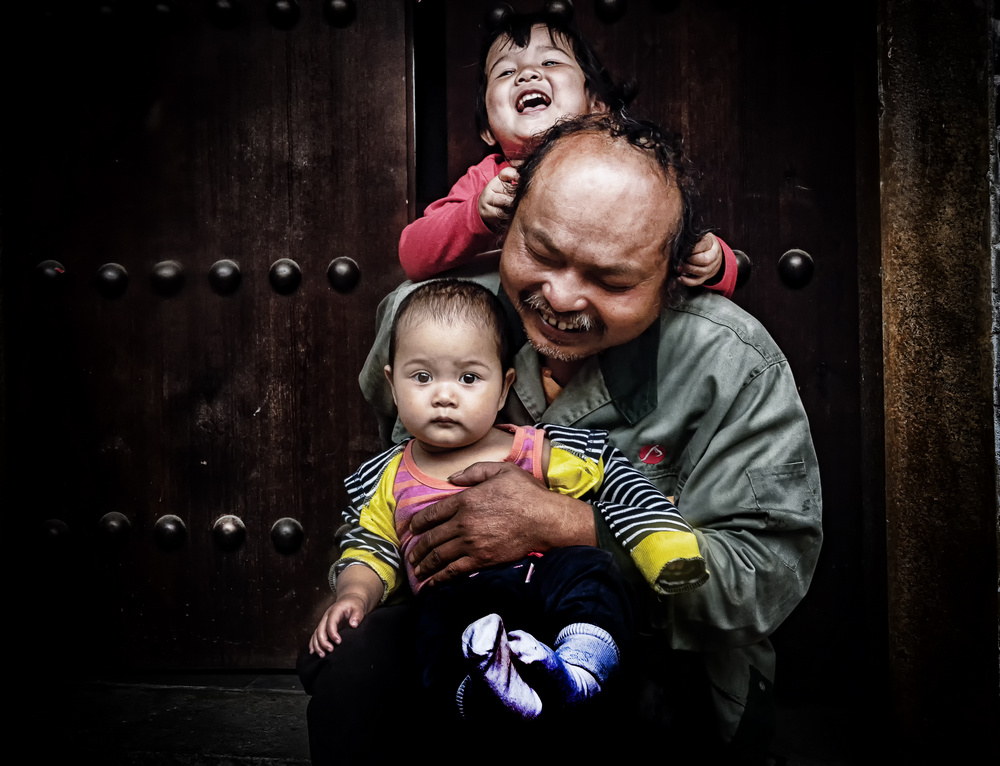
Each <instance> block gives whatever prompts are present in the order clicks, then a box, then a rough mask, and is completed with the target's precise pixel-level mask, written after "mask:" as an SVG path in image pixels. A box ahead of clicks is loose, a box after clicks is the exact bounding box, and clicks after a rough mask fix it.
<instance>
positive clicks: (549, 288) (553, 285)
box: [542, 274, 588, 314]
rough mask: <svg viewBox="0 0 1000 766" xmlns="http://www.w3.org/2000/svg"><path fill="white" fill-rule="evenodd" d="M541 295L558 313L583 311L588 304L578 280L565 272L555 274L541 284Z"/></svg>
mask: <svg viewBox="0 0 1000 766" xmlns="http://www.w3.org/2000/svg"><path fill="white" fill-rule="evenodd" d="M542 296H543V297H544V298H545V300H546V301H547V302H548V304H549V306H551V307H552V310H553V311H557V312H559V313H560V314H569V313H571V312H574V311H584V310H585V309H586V308H587V305H588V301H587V297H586V295H585V293H584V290H583V286H582V285H581V284H580V281H579V280H577V279H574V278H573V277H572V276H570V275H565V274H559V275H556V276H554V277H552V278H551V279H549V280H548V281H547V282H546V283H545V284H544V285H542Z"/></svg>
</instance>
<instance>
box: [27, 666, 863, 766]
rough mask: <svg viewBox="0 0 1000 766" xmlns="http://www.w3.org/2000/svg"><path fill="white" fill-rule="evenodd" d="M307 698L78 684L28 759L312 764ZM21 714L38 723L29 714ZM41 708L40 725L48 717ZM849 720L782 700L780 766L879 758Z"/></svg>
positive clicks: (293, 687) (52, 711) (146, 764)
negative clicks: (857, 735)
mask: <svg viewBox="0 0 1000 766" xmlns="http://www.w3.org/2000/svg"><path fill="white" fill-rule="evenodd" d="M307 702H308V697H307V696H306V695H305V693H304V692H303V691H302V687H301V686H300V685H299V682H298V678H297V677H295V676H294V675H290V674H285V673H273V674H255V673H224V674H185V675H177V674H169V675H161V676H154V675H144V676H143V677H142V678H141V679H136V678H128V679H120V680H116V681H109V680H84V681H79V682H77V683H75V684H73V685H72V687H71V688H70V689H69V691H68V694H66V695H61V696H59V697H56V696H55V695H51V694H45V693H44V691H43V693H42V694H41V695H40V701H39V702H38V703H37V705H38V708H39V710H38V711H37V712H41V720H42V729H41V730H40V731H39V732H38V734H37V736H35V737H32V739H33V740H34V741H36V742H37V745H36V746H34V747H33V748H32V752H33V754H37V759H36V756H35V755H33V756H32V757H31V758H28V759H27V760H24V761H23V762H25V763H28V762H30V763H40V764H57V763H59V764H61V763H64V762H77V763H79V762H83V763H99V764H102V765H107V766H117V765H118V764H123V765H124V764H135V765H137V766H166V765H168V764H178V765H179V766H308V764H309V743H308V737H307V731H306V717H305V713H306V704H307ZM21 712H22V719H23V720H24V722H25V726H27V725H29V716H28V715H27V714H26V712H25V711H21ZM35 712H36V711H35V710H33V711H32V712H31V715H30V722H31V723H32V724H37V722H38V721H39V718H38V717H37V716H36V715H34V713H35ZM849 721H850V716H849V715H848V714H847V713H846V712H845V711H844V710H842V709H839V710H838V709H836V708H830V709H818V708H816V707H813V706H802V705H783V706H782V707H781V708H780V734H779V739H778V742H777V743H776V748H775V750H776V752H777V753H778V754H779V755H780V756H782V757H783V758H784V760H783V761H782V760H780V759H779V760H775V761H774V763H775V764H782V763H784V764H786V766H854V765H855V764H865V763H870V762H873V761H872V759H871V758H870V757H866V756H865V753H864V752H862V750H861V748H860V746H859V744H858V742H857V740H856V739H852V737H850V736H847V735H846V733H847V732H851V731H856V730H857V726H856V723H855V726H850V725H849ZM17 728H18V727H16V726H15V730H16V729H17ZM869 756H870V752H869ZM70 759H71V760H70Z"/></svg>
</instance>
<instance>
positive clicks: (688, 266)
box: [680, 233, 737, 298]
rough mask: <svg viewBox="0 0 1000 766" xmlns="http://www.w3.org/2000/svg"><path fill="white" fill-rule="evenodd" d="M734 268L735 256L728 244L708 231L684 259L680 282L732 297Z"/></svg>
mask: <svg viewBox="0 0 1000 766" xmlns="http://www.w3.org/2000/svg"><path fill="white" fill-rule="evenodd" d="M736 269H737V266H736V256H735V255H734V254H733V251H732V249H731V248H730V247H729V245H727V244H726V243H725V242H723V241H722V240H721V239H719V238H718V237H716V236H715V235H714V234H711V233H708V234H706V235H705V236H704V237H702V238H701V240H700V241H699V242H698V244H697V245H695V246H694V252H692V253H691V255H690V256H688V257H687V259H686V260H685V261H684V267H683V272H684V273H683V274H682V275H681V276H680V282H681V284H685V285H688V286H689V287H697V286H698V285H701V286H702V287H704V288H705V289H706V290H712V291H713V292H718V293H722V294H723V295H724V296H725V297H726V298H732V297H733V290H735V289H736Z"/></svg>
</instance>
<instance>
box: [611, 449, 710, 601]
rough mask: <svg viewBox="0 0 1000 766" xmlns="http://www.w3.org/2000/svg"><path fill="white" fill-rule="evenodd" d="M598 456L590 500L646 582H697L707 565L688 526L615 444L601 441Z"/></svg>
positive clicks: (671, 585)
mask: <svg viewBox="0 0 1000 766" xmlns="http://www.w3.org/2000/svg"><path fill="white" fill-rule="evenodd" d="M603 460H604V482H603V484H602V485H601V487H600V489H599V490H598V492H597V495H596V497H594V498H593V505H594V507H595V508H596V509H597V510H598V512H599V513H600V514H601V515H602V516H603V517H604V520H605V521H606V522H607V524H608V526H609V527H610V529H611V531H612V532H613V533H614V535H615V539H616V540H617V541H618V542H619V544H620V545H621V546H622V547H623V548H624V549H625V550H627V551H628V552H629V555H630V556H631V557H632V560H633V561H634V562H635V564H636V566H637V567H638V568H639V571H640V572H642V575H643V577H645V578H646V581H647V582H648V583H649V584H650V585H651V586H652V587H653V589H654V590H655V591H656V592H657V593H662V594H671V593H681V592H683V591H687V590H692V589H694V588H697V587H698V586H700V585H703V584H704V583H705V582H706V581H707V580H708V570H707V569H706V567H705V559H704V557H702V555H701V551H700V550H699V548H698V538H696V537H695V535H694V532H693V531H692V529H691V525H690V524H688V523H687V522H686V521H685V520H684V517H683V516H681V514H680V512H679V511H678V510H677V508H676V507H675V506H674V504H673V503H672V502H670V500H668V499H667V498H666V497H665V496H664V495H663V493H662V492H660V491H659V490H658V489H657V488H656V487H655V486H654V485H653V484H652V483H651V482H650V481H649V480H648V479H647V478H646V477H645V476H643V475H642V474H641V473H640V472H639V471H637V470H636V469H635V467H634V466H633V465H632V464H631V463H630V462H629V461H628V459H627V458H626V457H625V456H624V455H623V454H622V453H621V452H619V451H618V450H617V449H615V448H614V447H612V446H611V445H609V444H608V445H605V447H604V455H603Z"/></svg>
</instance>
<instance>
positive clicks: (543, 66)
mask: <svg viewBox="0 0 1000 766" xmlns="http://www.w3.org/2000/svg"><path fill="white" fill-rule="evenodd" d="M585 82H586V81H585V78H584V74H583V70H582V69H581V68H580V65H579V64H578V63H577V61H576V56H574V55H573V50H572V47H571V46H570V42H569V41H568V40H566V39H565V38H564V37H562V35H559V34H556V35H554V36H553V37H552V38H551V39H550V37H549V30H548V27H546V26H545V25H544V24H536V25H535V26H534V27H532V28H531V39H530V40H529V41H528V45H527V47H525V48H518V47H517V46H515V45H514V43H513V41H512V40H511V39H510V38H509V37H499V38H497V40H496V42H494V43H493V47H491V48H490V52H489V54H488V55H487V57H486V114H487V117H488V118H489V123H490V129H489V130H488V131H483V134H482V137H483V140H484V141H485V142H486V143H488V144H489V145H490V146H494V145H495V144H499V145H500V149H501V150H502V151H503V153H504V156H505V157H507V159H508V160H511V161H516V160H521V159H523V158H524V157H526V156H527V155H528V154H529V153H530V151H531V140H532V137H533V136H536V135H537V134H539V133H543V132H545V131H546V130H548V129H549V128H551V127H552V126H553V125H554V124H555V122H556V121H557V120H559V119H560V118H562V117H576V116H577V115H581V114H589V113H590V112H592V111H597V110H598V109H603V105H601V104H600V102H599V101H597V100H596V99H594V98H592V97H591V96H590V95H589V94H588V93H587V88H586V84H585Z"/></svg>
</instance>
